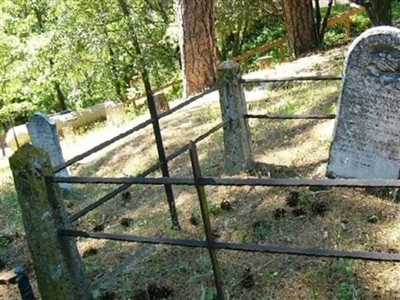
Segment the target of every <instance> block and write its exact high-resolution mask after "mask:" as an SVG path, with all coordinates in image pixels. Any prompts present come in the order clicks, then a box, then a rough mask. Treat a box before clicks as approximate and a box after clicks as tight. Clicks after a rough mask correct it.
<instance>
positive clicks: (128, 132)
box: [54, 119, 153, 173]
mask: <svg viewBox="0 0 400 300" xmlns="http://www.w3.org/2000/svg"><path fill="white" fill-rule="evenodd" d="M151 123H153V119H149V120H147V121H144V122H143V123H141V124H139V125H137V126H135V127H133V128H131V129H129V130H127V131H125V132H123V133H121V134H119V135H117V136H115V137H113V138H111V139H109V140H107V141H105V142H103V143H101V144H99V145H97V146H95V147H93V148H92V149H90V150H88V151H85V152H83V153H82V154H79V155H77V156H75V157H73V158H71V159H70V160H67V161H66V162H65V163H63V164H61V165H59V166H57V167H55V168H54V173H57V172H58V171H60V170H62V169H64V168H66V167H68V166H70V165H72V164H74V163H76V162H78V161H80V160H81V159H84V158H85V157H87V156H89V155H92V154H94V153H96V152H98V151H100V150H102V149H104V148H105V147H107V146H110V145H111V144H113V143H115V142H116V141H118V140H120V139H123V138H124V137H127V136H128V135H130V134H132V133H133V132H135V131H138V130H140V129H142V128H144V127H146V126H148V125H150V124H151Z"/></svg>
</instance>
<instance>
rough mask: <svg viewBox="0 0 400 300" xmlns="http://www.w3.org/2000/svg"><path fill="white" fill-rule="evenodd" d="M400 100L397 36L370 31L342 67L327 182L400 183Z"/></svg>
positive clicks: (399, 37)
mask: <svg viewBox="0 0 400 300" xmlns="http://www.w3.org/2000/svg"><path fill="white" fill-rule="evenodd" d="M399 95H400V30H399V29H396V28H392V27H387V26H384V27H375V28H372V29H369V30H367V31H366V32H364V33H363V34H362V35H361V36H359V37H358V38H357V39H356V40H355V41H354V42H353V44H352V45H351V46H350V49H349V52H348V56H347V58H346V61H345V73H344V78H343V86H342V91H341V95H340V98H339V111H338V116H337V118H336V124H335V130H334V137H333V142H332V146H331V150H330V161H329V165H328V172H327V175H328V176H329V177H343V178H382V179H397V178H399V171H400V99H399Z"/></svg>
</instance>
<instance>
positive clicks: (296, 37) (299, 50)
mask: <svg viewBox="0 0 400 300" xmlns="http://www.w3.org/2000/svg"><path fill="white" fill-rule="evenodd" d="M282 6H283V11H284V16H285V27H286V32H287V39H288V45H289V50H290V53H291V56H292V58H297V57H298V56H300V55H301V54H303V53H306V52H308V51H310V50H313V49H316V48H317V47H318V33H317V30H316V26H315V21H314V14H313V5H312V0H282Z"/></svg>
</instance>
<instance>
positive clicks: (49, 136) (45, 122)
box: [27, 113, 71, 189]
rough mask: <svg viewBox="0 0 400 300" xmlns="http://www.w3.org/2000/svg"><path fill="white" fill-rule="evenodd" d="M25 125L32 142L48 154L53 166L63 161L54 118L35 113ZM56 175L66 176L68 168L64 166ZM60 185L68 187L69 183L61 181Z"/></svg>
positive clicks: (69, 186) (64, 187)
mask: <svg viewBox="0 0 400 300" xmlns="http://www.w3.org/2000/svg"><path fill="white" fill-rule="evenodd" d="M27 127H28V132H29V135H30V137H31V141H32V144H33V145H34V146H37V147H39V148H40V149H42V150H44V151H46V152H47V153H48V154H49V156H50V161H51V164H52V166H53V167H55V166H58V165H60V164H62V163H64V157H63V153H62V149H61V145H60V140H59V138H58V134H57V128H56V123H55V122H54V120H52V119H50V118H49V117H48V116H46V115H45V114H42V113H35V115H34V116H33V117H32V118H31V120H30V121H29V123H28V125H27ZM56 175H57V176H62V177H68V176H69V170H68V169H67V168H65V169H63V170H61V171H59V172H58V173H56ZM60 187H61V188H63V189H70V188H71V185H70V184H67V183H61V184H60Z"/></svg>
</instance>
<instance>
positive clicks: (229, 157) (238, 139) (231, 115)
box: [218, 61, 253, 175]
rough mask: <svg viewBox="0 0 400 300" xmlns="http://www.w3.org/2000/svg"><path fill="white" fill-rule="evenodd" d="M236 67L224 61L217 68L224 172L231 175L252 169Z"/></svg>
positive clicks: (246, 125)
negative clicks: (222, 127) (222, 133)
mask: <svg viewBox="0 0 400 300" xmlns="http://www.w3.org/2000/svg"><path fill="white" fill-rule="evenodd" d="M239 80H240V69H239V64H238V63H236V62H234V61H225V62H223V63H222V64H221V65H220V66H219V68H218V85H219V101H220V105H221V114H222V121H223V122H226V121H229V123H228V124H226V125H225V126H224V146H225V162H224V166H225V172H226V173H228V174H230V175H233V174H236V173H238V172H241V171H244V170H246V169H249V168H251V167H252V166H253V154H252V149H251V138H250V130H249V124H248V120H247V119H244V118H243V115H244V114H246V113H247V109H246V99H245V96H244V92H243V89H242V87H241V85H240V82H239Z"/></svg>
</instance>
